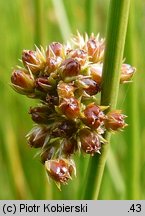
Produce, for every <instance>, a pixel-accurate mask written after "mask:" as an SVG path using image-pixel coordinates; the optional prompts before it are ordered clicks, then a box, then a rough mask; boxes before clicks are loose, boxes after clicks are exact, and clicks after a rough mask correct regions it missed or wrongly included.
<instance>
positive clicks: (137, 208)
mask: <svg viewBox="0 0 145 216" xmlns="http://www.w3.org/2000/svg"><path fill="white" fill-rule="evenodd" d="M130 211H133V212H141V204H132V206H131V207H130Z"/></svg>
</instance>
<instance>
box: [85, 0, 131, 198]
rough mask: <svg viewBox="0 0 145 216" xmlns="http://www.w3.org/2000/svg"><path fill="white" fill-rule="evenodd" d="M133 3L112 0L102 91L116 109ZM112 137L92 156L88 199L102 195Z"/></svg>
mask: <svg viewBox="0 0 145 216" xmlns="http://www.w3.org/2000/svg"><path fill="white" fill-rule="evenodd" d="M129 6H130V0H118V1H116V0H111V2H110V16H109V23H108V31H107V39H106V52H105V59H104V67H103V83H102V94H101V104H102V105H109V106H110V110H112V109H115V107H116V104H117V97H118V90H119V79H120V68H121V64H122V58H123V51H124V44H125V36H126V29H127V23H128V15H129ZM110 137H111V135H110V133H106V134H105V139H106V140H107V141H108V144H104V145H102V150H101V154H100V155H96V156H94V157H92V158H91V159H90V162H89V169H88V174H87V177H88V178H87V183H86V190H85V195H84V199H98V196H99V191H100V186H101V181H102V176H103V172H104V167H105V163H106V159H107V154H108V149H109V145H110V144H109V142H110Z"/></svg>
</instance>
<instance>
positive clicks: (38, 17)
mask: <svg viewBox="0 0 145 216" xmlns="http://www.w3.org/2000/svg"><path fill="white" fill-rule="evenodd" d="M43 2H44V1H43V0H34V6H35V11H34V13H35V15H34V19H35V20H34V21H35V35H34V41H35V44H36V45H37V46H40V45H43V37H44V32H43V31H44V27H43V23H44V20H43V18H44V17H43V16H44V13H43V6H44V5H43Z"/></svg>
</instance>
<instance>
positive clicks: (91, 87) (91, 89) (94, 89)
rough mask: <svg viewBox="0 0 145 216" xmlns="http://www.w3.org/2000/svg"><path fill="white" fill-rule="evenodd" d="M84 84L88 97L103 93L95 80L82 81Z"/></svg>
mask: <svg viewBox="0 0 145 216" xmlns="http://www.w3.org/2000/svg"><path fill="white" fill-rule="evenodd" d="M81 82H82V84H83V85H84V86H85V87H84V91H85V92H86V93H87V94H88V95H95V94H97V93H98V92H100V91H101V87H100V85H98V84H97V83H96V82H95V81H94V80H92V79H89V78H84V79H82V80H81Z"/></svg>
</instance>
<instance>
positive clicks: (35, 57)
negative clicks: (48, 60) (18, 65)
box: [22, 48, 45, 73]
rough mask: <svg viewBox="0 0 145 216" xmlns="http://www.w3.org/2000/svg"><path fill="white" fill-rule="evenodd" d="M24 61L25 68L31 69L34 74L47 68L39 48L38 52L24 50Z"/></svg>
mask: <svg viewBox="0 0 145 216" xmlns="http://www.w3.org/2000/svg"><path fill="white" fill-rule="evenodd" d="M22 61H23V64H24V66H25V67H26V68H29V69H30V70H31V71H32V73H36V72H38V71H40V70H42V69H44V67H45V57H44V55H43V53H42V52H41V51H40V50H39V49H38V48H36V51H33V50H23V52H22Z"/></svg>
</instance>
